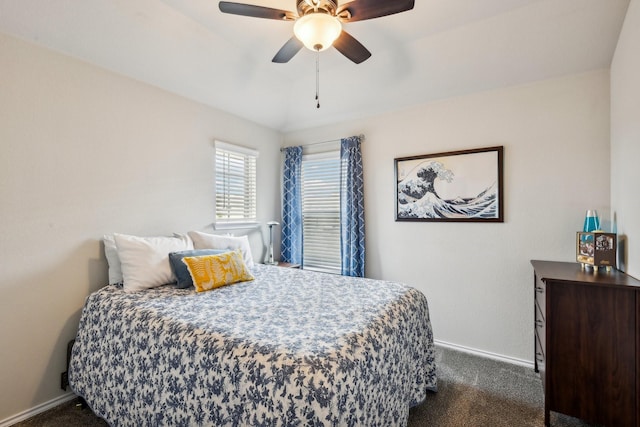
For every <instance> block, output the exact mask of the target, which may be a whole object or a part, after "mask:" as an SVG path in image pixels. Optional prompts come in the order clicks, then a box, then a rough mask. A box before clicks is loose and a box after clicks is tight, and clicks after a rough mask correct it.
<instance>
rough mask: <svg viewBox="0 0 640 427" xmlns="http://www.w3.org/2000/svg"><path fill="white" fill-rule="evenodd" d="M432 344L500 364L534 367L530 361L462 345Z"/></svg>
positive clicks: (444, 342) (437, 342)
mask: <svg viewBox="0 0 640 427" xmlns="http://www.w3.org/2000/svg"><path fill="white" fill-rule="evenodd" d="M434 342H435V343H436V345H439V346H441V347H446V348H450V349H452V350H458V351H463V352H465V353H470V354H473V355H476V356H480V357H486V358H488V359H494V360H498V361H500V362H505V363H511V364H514V365H520V366H524V367H526V368H531V369H533V367H534V366H533V362H532V361H530V360H524V359H518V358H517V357H511V356H504V355H502V354H497V353H492V352H490V351H484V350H478V349H475V348H471V347H465V346H463V345H458V344H452V343H450V342H446V341H439V340H434Z"/></svg>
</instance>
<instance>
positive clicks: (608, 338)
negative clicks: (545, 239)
mask: <svg viewBox="0 0 640 427" xmlns="http://www.w3.org/2000/svg"><path fill="white" fill-rule="evenodd" d="M531 264H532V265H533V268H534V273H535V274H534V277H535V287H534V293H535V308H534V309H535V319H534V320H535V369H536V371H537V372H539V373H540V376H541V378H542V386H543V387H544V420H545V425H546V426H549V412H550V411H555V412H560V413H562V414H565V415H570V416H572V417H576V418H580V419H582V420H584V421H587V422H590V423H595V424H602V425H604V426H607V427H615V426H620V427H629V426H640V404H639V403H638V398H639V397H640V357H638V356H639V355H638V353H639V352H640V294H639V292H640V281H638V280H636V279H634V278H633V277H631V276H628V275H626V274H624V273H622V272H620V271H618V270H613V271H611V272H608V273H607V272H605V271H604V270H600V271H599V272H598V274H594V273H593V271H592V270H590V269H588V270H582V268H581V265H580V264H579V263H570V262H551V261H531Z"/></svg>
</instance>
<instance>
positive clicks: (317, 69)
mask: <svg viewBox="0 0 640 427" xmlns="http://www.w3.org/2000/svg"><path fill="white" fill-rule="evenodd" d="M316 108H320V50H316Z"/></svg>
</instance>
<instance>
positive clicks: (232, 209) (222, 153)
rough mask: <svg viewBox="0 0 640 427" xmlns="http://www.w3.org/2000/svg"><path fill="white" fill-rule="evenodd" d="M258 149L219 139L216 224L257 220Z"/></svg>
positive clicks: (217, 147)
mask: <svg viewBox="0 0 640 427" xmlns="http://www.w3.org/2000/svg"><path fill="white" fill-rule="evenodd" d="M257 159H258V152H257V151H255V150H251V149H248V148H244V147H239V146H237V145H232V144H227V143H224V142H220V141H216V225H223V226H224V225H229V226H233V225H240V224H247V223H255V222H256V217H257V215H256V161H257Z"/></svg>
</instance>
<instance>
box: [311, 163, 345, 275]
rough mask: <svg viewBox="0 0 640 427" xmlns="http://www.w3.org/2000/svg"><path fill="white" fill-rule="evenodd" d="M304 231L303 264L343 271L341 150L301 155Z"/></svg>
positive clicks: (315, 268)
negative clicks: (341, 251) (341, 254)
mask: <svg viewBox="0 0 640 427" xmlns="http://www.w3.org/2000/svg"><path fill="white" fill-rule="evenodd" d="M302 234H303V236H304V237H303V239H302V241H303V249H302V256H303V265H304V268H305V269H310V270H317V271H324V272H328V273H337V274H340V273H341V260H340V153H339V152H331V153H323V154H309V155H305V156H303V157H302Z"/></svg>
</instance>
